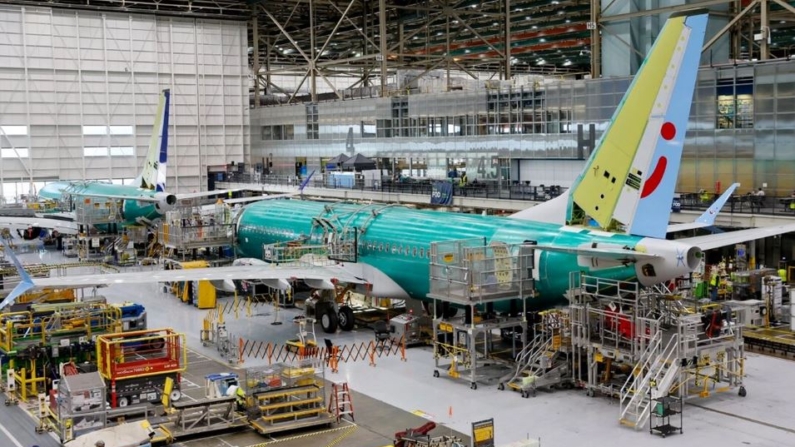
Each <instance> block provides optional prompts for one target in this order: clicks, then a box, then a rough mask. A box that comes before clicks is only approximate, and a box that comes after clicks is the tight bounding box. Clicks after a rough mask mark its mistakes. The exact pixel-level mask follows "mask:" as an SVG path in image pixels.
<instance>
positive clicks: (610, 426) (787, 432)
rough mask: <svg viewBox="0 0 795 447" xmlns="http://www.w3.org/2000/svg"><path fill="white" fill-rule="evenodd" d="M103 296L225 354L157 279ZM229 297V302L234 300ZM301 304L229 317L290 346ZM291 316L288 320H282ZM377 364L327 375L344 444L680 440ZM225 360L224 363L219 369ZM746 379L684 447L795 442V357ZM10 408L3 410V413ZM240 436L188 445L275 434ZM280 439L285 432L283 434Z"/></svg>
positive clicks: (592, 405) (764, 360) (560, 401)
mask: <svg viewBox="0 0 795 447" xmlns="http://www.w3.org/2000/svg"><path fill="white" fill-rule="evenodd" d="M25 261H26V262H47V263H55V262H60V261H59V255H57V254H55V255H53V254H51V253H45V254H40V255H34V254H31V255H27V256H23V262H25ZM100 294H102V295H104V296H106V297H107V298H108V300H109V301H111V302H120V301H134V302H138V303H140V304H143V305H145V306H146V308H147V311H148V317H149V327H151V328H157V327H173V328H175V329H177V330H179V331H182V332H185V333H186V334H187V337H188V344H189V346H190V347H191V348H192V349H194V350H195V351H196V352H197V353H199V354H201V355H202V356H205V357H206V358H207V359H214V360H221V356H220V355H219V354H218V353H217V352H216V350H215V348H214V347H212V346H208V347H202V346H201V343H200V341H199V331H200V329H201V325H202V320H203V318H204V316H205V315H206V313H207V311H204V310H199V309H197V308H195V307H192V306H188V305H185V304H183V303H181V302H180V301H178V300H177V299H176V298H175V297H173V296H171V295H169V294H166V293H163V292H162V288H160V287H158V286H157V285H155V284H144V285H129V286H124V285H114V286H111V287H108V288H106V289H102V290H101V291H100ZM224 300H228V299H224ZM297 312H298V311H297V310H281V311H279V313H278V314H277V313H275V309H274V308H273V307H271V306H266V305H262V306H257V307H255V308H253V309H252V312H251V314H252V315H251V316H246V312H245V310H243V309H241V310H240V311H239V312H238V315H237V316H235V315H234V313H230V314H227V315H226V316H225V318H226V323H227V327H228V328H229V330H230V332H231V333H232V334H233V335H234V336H238V337H241V338H243V339H245V340H249V342H256V341H262V342H271V343H282V342H283V341H284V340H287V339H292V338H295V334H296V332H297V330H298V329H297V327H296V325H295V324H293V323H292V317H293V316H294V315H296V314H297ZM274 321H281V322H282V323H283V324H281V325H272V324H271V323H272V322H274ZM316 331H317V339H318V342H319V344H321V345H323V338H329V339H330V340H332V342H333V343H334V344H335V345H338V346H342V345H358V344H361V343H365V344H368V343H370V342H371V341H372V340H373V332H372V331H371V330H369V329H360V330H354V331H351V332H338V333H337V334H332V335H330V336H329V335H326V334H323V332H322V330H321V329H320V327H319V325H318V327H317V329H316ZM244 360H245V362H244V364H243V365H241V367H242V368H249V367H256V366H263V365H266V364H267V359H265V358H262V357H260V358H246V359H244ZM369 363H370V362H369V361H359V362H353V363H342V364H340V368H339V373H337V374H332V373H331V372H329V371H327V372H326V373H325V377H326V378H327V379H329V380H333V381H346V382H347V383H348V384H349V385H350V387H351V389H352V390H354V391H355V394H354V398H353V403H354V407H355V414H356V424H357V429H356V430H355V431H352V433H350V434H348V435H347V437H345V438H344V439H342V440H341V441H339V442H336V444H335V445H340V446H351V447H358V446H363V447H364V446H367V447H381V446H384V445H388V444H390V441H391V436H392V434H393V433H394V432H396V431H400V430H402V429H405V428H407V427H416V426H419V425H422V424H423V423H424V422H426V421H427V420H428V419H431V420H433V421H435V422H437V423H438V424H440V425H443V426H444V427H447V428H444V429H441V430H440V429H437V433H439V434H449V433H445V430H450V429H452V430H458V431H460V432H462V433H470V432H471V423H472V422H475V421H479V420H483V419H488V418H494V420H495V432H496V445H498V446H499V445H501V444H506V443H509V442H513V441H517V440H520V439H526V438H528V437H530V438H534V439H537V438H540V439H541V445H544V446H570V445H579V444H581V443H582V442H583V441H584V440H587V442H588V445H589V446H591V447H602V446H604V447H607V446H610V447H612V446H615V445H630V443H632V445H638V446H647V445H649V446H653V445H663V443H665V442H668V443H670V442H671V441H669V440H666V439H662V438H660V437H657V436H651V435H649V433H648V430H639V431H633V430H631V429H627V428H625V427H622V426H620V425H619V424H618V414H619V408H618V403H617V402H616V401H615V400H609V399H606V398H588V397H586V396H585V393H584V392H582V391H581V390H570V391H555V392H539V394H538V396H537V397H535V398H530V399H522V398H520V396H519V395H518V393H513V392H510V391H498V390H497V388H496V386H492V385H485V384H484V385H481V386H480V387H479V389H478V390H471V389H470V388H469V384H468V382H457V381H454V380H451V379H448V378H445V377H444V376H445V374H444V373H442V378H434V377H433V375H432V373H433V371H434V360H433V353H432V351H431V350H430V349H429V348H423V347H418V348H411V349H409V350H407V361H401V359H400V358H399V356H389V357H379V358H376V359H375V363H376V366H371V365H370V364H369ZM219 366H221V365H219ZM745 372H746V377H745V379H744V384H745V387H746V389H747V391H748V395H747V397H745V398H740V397H738V396H737V393H736V390H734V391H731V392H729V393H723V394H715V395H712V396H711V397H709V398H706V399H694V400H691V401H689V405H687V406H686V407H685V414H684V434H683V435H677V436H676V441H674V442H675V443H676V444H677V445H678V446H681V447H689V446H693V447H702V446H704V445H721V446H738V447H739V446H756V447H768V446H769V447H774V446H775V447H779V446H788V445H795V441H793V440H794V439H795V419H793V418H792V414H795V387H793V386H792V377H795V362H792V361H788V360H783V359H778V358H772V357H767V356H763V355H759V354H754V353H749V354H747V362H746V366H745ZM0 411H2V410H0ZM342 432H343V430H340V431H338V432H329V433H326V434H323V435H320V436H323V438H322V439H321V438H318V439H317V441H312V442H309V441H307V440H305V439H303V440H302V439H296V440H295V443H292V442H289V443H282V442H280V443H279V444H283V445H288V446H291V445H296V446H298V445H318V446H323V445H328V444H331V443H332V442H334V441H335V439H336V438H338V437H340V436H341V435H343V433H342ZM239 436H245V439H241V440H240V441H231V439H233V438H231V437H230V436H223V437H216V438H210V439H204V440H195V441H187V442H185V443H183V445H187V446H203V447H204V446H206V447H210V446H219V447H221V446H223V447H230V446H240V447H244V446H251V445H255V444H258V443H262V442H267V441H268V439H267V438H265V437H262V436H259V435H256V434H253V433H251V434H246V435H239ZM276 438H278V437H276Z"/></svg>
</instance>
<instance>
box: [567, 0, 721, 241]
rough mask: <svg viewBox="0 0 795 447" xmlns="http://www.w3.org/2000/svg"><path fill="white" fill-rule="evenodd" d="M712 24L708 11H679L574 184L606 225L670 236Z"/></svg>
mask: <svg viewBox="0 0 795 447" xmlns="http://www.w3.org/2000/svg"><path fill="white" fill-rule="evenodd" d="M706 26H707V12H706V11H698V12H695V11H691V12H685V13H681V14H673V15H671V17H670V18H669V19H668V21H667V22H666V24H665V26H664V27H663V29H662V31H661V32H660V35H659V37H658V38H657V41H656V42H655V44H654V46H653V47H652V49H651V51H650V53H649V55H648V56H647V57H646V60H645V61H644V63H643V65H642V66H641V68H640V70H639V71H638V73H637V75H636V76H635V78H634V80H633V81H632V84H631V85H630V87H629V90H628V91H627V93H626V94H625V95H624V99H623V100H622V101H621V103H620V104H619V106H618V109H617V110H616V112H615V114H614V115H613V119H612V121H611V123H610V125H609V127H608V128H607V130H606V131H605V134H604V135H603V136H602V138H601V140H600V141H599V144H598V146H597V147H596V149H595V150H594V152H593V153H592V154H591V157H590V158H589V160H588V161H587V162H586V165H585V169H584V170H583V172H582V174H580V176H579V177H578V179H577V180H576V181H575V183H574V185H573V186H572V189H571V196H572V200H573V202H574V204H576V205H577V206H578V207H579V208H580V209H582V210H583V212H584V213H585V214H586V215H588V216H589V217H590V218H592V219H593V220H594V221H596V223H597V224H598V225H599V226H600V227H601V228H603V229H613V228H616V227H623V230H624V231H625V232H627V233H629V234H633V235H638V236H647V237H654V238H665V234H666V230H667V225H668V218H669V215H670V211H671V203H672V201H673V195H674V188H675V186H676V180H677V177H678V175H679V165H680V161H681V157H682V146H683V144H684V137H685V131H686V128H687V122H688V118H689V115H690V106H691V103H692V100H693V90H694V88H695V82H696V76H697V74H698V66H699V60H700V57H701V45H702V43H703V40H704V34H705V31H706ZM569 217H571V216H569Z"/></svg>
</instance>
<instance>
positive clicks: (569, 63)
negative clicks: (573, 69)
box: [563, 59, 571, 67]
mask: <svg viewBox="0 0 795 447" xmlns="http://www.w3.org/2000/svg"><path fill="white" fill-rule="evenodd" d="M569 65H571V61H570V60H568V59H566V62H564V63H563V66H564V67H568V66H569Z"/></svg>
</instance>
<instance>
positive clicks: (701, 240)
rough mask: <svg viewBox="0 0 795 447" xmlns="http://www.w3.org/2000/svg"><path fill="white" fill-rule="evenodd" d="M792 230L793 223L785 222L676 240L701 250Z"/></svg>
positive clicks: (794, 229) (794, 226)
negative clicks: (784, 223) (783, 223)
mask: <svg viewBox="0 0 795 447" xmlns="http://www.w3.org/2000/svg"><path fill="white" fill-rule="evenodd" d="M793 231H795V224H786V225H776V226H771V227H761V228H750V229H748V230H739V231H727V232H726V233H720V234H709V235H706V236H696V237H689V238H684V239H676V241H677V242H684V243H686V244H689V245H693V246H696V247H699V248H700V249H702V250H712V249H713V248H720V247H726V246H729V245H734V244H741V243H744V242H748V241H754V240H757V239H763V238H766V237H771V236H778V235H780V234H786V233H791V232H793Z"/></svg>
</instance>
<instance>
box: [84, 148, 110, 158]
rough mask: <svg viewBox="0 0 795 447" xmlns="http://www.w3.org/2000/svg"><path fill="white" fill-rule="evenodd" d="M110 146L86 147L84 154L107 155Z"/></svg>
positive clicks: (88, 155) (93, 155)
mask: <svg viewBox="0 0 795 447" xmlns="http://www.w3.org/2000/svg"><path fill="white" fill-rule="evenodd" d="M107 155H108V148H106V147H84V148H83V156H85V157H106V156H107Z"/></svg>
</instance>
